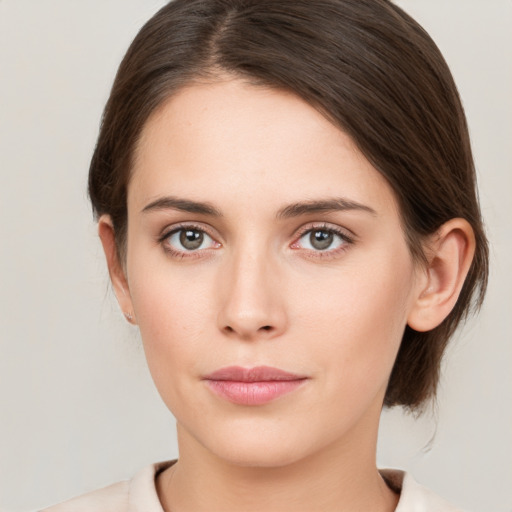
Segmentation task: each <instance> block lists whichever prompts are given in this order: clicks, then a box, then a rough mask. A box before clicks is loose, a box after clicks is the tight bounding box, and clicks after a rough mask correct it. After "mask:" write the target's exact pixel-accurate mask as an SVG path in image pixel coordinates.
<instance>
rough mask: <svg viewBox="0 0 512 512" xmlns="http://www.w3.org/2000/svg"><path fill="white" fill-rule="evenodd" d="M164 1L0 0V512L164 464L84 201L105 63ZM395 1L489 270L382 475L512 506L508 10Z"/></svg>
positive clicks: (150, 402)
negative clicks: (429, 45)
mask: <svg viewBox="0 0 512 512" xmlns="http://www.w3.org/2000/svg"><path fill="white" fill-rule="evenodd" d="M163 3H164V2H163V1H162V0H158V1H157V0H87V1H86V2H85V1H80V0H0V248H1V249H0V250H1V253H0V254H1V256H0V258H1V265H0V343H1V346H0V354H1V356H0V429H1V433H0V508H5V509H7V510H12V511H24V510H31V509H32V510H33V509H35V508H38V507H43V506H46V505H49V504H51V503H54V502H57V501H60V500H63V499H65V498H69V497H71V496H73V495H76V494H79V493H82V492H85V491H89V490H92V489H94V488H96V487H98V486H103V485H106V484H108V483H111V482H114V481H117V480H120V479H124V478H128V477H130V476H131V475H133V474H134V473H135V472H136V471H137V470H138V469H139V468H140V467H142V466H144V465H146V464H148V463H151V462H156V461H158V460H164V459H169V458H173V457H176V456H177V448H176V444H175V439H174V420H173V418H172V417H171V415H170V413H168V412H167V410H166V408H165V406H164V405H163V403H161V401H160V399H159V397H158V395H157V392H156V391H155V390H154V388H153V384H152V382H151V379H150V377H149V374H148V372H147V370H146V367H145V363H144V358H143V353H142V349H141V346H140V341H139V338H138V334H137V331H136V329H135V328H133V327H130V326H128V325H127V324H126V323H125V321H124V319H123V318H122V315H121V313H120V312H119V310H118V308H117V305H116V304H115V302H114V299H113V296H112V294H111V292H110V291H109V286H108V277H107V272H106V268H105V264H104V262H103V255H102V253H101V250H100V245H99V241H98V239H97V236H96V227H95V225H94V223H93V220H92V215H91V211H90V206H89V204H88V201H87V196H86V179H87V176H86V175H87V170H88V164H89V158H90V156H91V153H92V150H93V146H94V143H95V137H96V135H97V130H98V125H99V120H100V116H101V111H102V108H103V105H104V103H105V100H106V99H107V96H108V91H109V89H110V86H111V83H112V80H113V77H114V73H115V70H116V69H117V66H118V64H119V61H120V59H121V57H122V55H123V54H124V51H125V50H126V48H127V46H128V44H129V42H130V41H131V39H132V38H133V37H134V35H135V34H136V32H137V30H138V29H139V28H140V26H141V25H142V23H143V22H144V21H145V20H146V19H148V18H149V17H150V16H151V15H152V14H153V13H154V12H155V11H156V10H157V8H158V7H160V6H161V5H163ZM399 3H400V5H401V6H402V7H404V8H405V10H406V11H408V12H409V13H410V14H412V15H413V16H414V17H415V18H416V19H417V20H418V21H419V22H420V23H421V24H422V25H423V26H424V27H425V28H426V29H427V31H428V32H429V33H430V34H431V36H432V37H433V38H434V40H435V41H436V42H437V44H438V45H439V47H440V48H441V50H442V52H443V54H444V55H445V57H446V59H447V61H448V63H449V65H450V66H451V69H452V71H453V74H454V76H455V79H456V82H457V83H458V85H459V89H460V92H461V96H462V98H463V102H464V105H465V108H466V112H467V116H468V121H469V125H470V130H471V136H472V141H473V144H474V153H475V159H476V164H477V169H478V174H479V180H480V191H481V201H482V208H483V213H484V217H485V220H486V223H487V225H488V230H489V237H490V239H491V242H492V273H491V281H490V286H489V293H488V297H487V302H486V304H485V307H484V309H483V311H482V313H481V315H480V316H479V317H478V319H477V320H474V321H472V322H470V324H468V325H467V326H466V328H465V329H464V330H463V331H462V333H461V335H459V336H458V337H457V339H456V340H455V341H454V343H453V345H452V346H451V348H450V351H449V353H448V356H447V358H446V360H445V364H444V376H443V381H442V386H441V390H440V396H439V403H438V407H437V410H436V412H435V414H432V415H427V416H426V417H424V418H422V419H420V420H417V421H414V419H412V418H410V417H407V416H404V415H402V414H401V412H400V411H399V410H397V411H392V412H388V413H385V414H384V417H383V421H382V435H381V440H380V447H379V455H378V459H379V465H380V466H395V467H402V468H405V469H408V470H409V471H411V472H412V473H413V474H414V476H415V477H416V479H417V480H419V481H420V482H422V483H423V484H425V485H426V486H428V487H430V488H432V489H433V490H435V491H436V492H438V493H439V494H442V495H444V496H445V497H447V498H449V499H450V500H452V501H453V502H455V503H457V504H459V505H460V506H462V507H464V508H466V509H468V510H472V511H475V512H476V511H481V512H488V511H491V510H492V511H496V512H510V511H511V510H512V406H511V404H512V377H511V374H512V372H511V370H510V369H511V367H512V343H511V342H512V329H511V316H512V270H511V262H510V261H511V259H510V255H511V254H512V237H511V233H512V229H511V221H512V215H511V204H510V203H511V201H510V196H511V192H512V172H511V171H512V169H511V162H512V154H511V147H512V122H511V119H512V117H511V116H512V2H511V1H510V0H488V1H483V0H472V1H471V0H401V1H400V2H399ZM429 446H431V448H430V450H428V448H429Z"/></svg>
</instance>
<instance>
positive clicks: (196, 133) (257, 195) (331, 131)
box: [128, 80, 395, 208]
mask: <svg viewBox="0 0 512 512" xmlns="http://www.w3.org/2000/svg"><path fill="white" fill-rule="evenodd" d="M231 192H234V193H236V194H238V199H240V200H243V201H245V203H246V204H248V202H249V201H250V200H251V199H254V200H255V201H260V202H261V201H262V200H263V203H264V205H266V206H268V207H274V206H275V207H276V208H277V207H278V204H282V203H284V202H287V201H289V202H293V201H296V200H307V199H314V198H316V197H317V196H318V195H323V196H325V195H328V194H330V195H338V196H345V195H349V196H350V199H351V200H354V201H359V202H362V201H363V200H364V201H366V202H368V201H371V202H374V203H379V202H381V203H387V204H388V206H392V207H393V208H394V207H395V203H394V197H393V193H392V191H391V189H390V187H389V185H388V184H387V182H386V180H385V179H384V178H383V177H382V176H381V175H380V173H378V172H377V171H376V170H375V169H374V168H373V167H372V166H371V164H370V163H369V162H368V161H367V160H366V158H365V157H364V156H363V155H362V153H361V152H360V151H359V150H358V149H357V147H356V146H355V144H354V142H353V141H352V139H351V138H350V137H349V136H348V135H347V134H346V133H344V132H343V131H341V130H340V129H339V128H337V127H335V126H334V125H333V124H332V123H330V122H329V121H327V119H326V118H325V117H324V116H323V115H321V114H320V113H319V112H318V111H317V110H316V109H315V108H313V107H312V106H311V105H309V104H308V103H306V102H305V101H303V100H302V99H300V98H299V97H298V96H296V95H294V94H292V93H290V92H287V91H283V90H276V89H271V88H266V87H261V86H254V85H250V84H247V83H246V82H243V81H242V80H227V81H219V82H215V83H208V84H193V85H191V86H188V87H185V88H183V89H181V90H180V91H179V92H177V93H176V94H174V95H173V96H172V97H170V98H169V99H168V100H167V101H166V102H165V103H164V104H163V105H162V106H161V107H160V108H159V109H158V110H157V111H156V112H155V113H154V114H153V115H152V116H151V117H150V118H149V120H148V121H147V123H146V125H145V127H144V129H143V131H142V134H141V138H140V140H139V144H138V146H137V149H136V154H135V159H134V167H133V174H132V179H131V184H130V187H129V194H128V202H129V205H130V203H131V204H132V205H134V204H135V205H136V207H137V208H139V207H143V204H144V203H147V202H149V201H150V200H152V199H154V198H155V197H157V196H158V195H164V194H172V195H186V196H187V197H191V198H197V199H205V198H204V197H202V196H204V195H207V196H208V197H207V199H209V200H212V199H215V200H217V201H223V200H224V199H230V200H233V197H230V196H233V194H231ZM240 194H242V195H243V197H240ZM198 196H201V197H198ZM212 196H215V198H212Z"/></svg>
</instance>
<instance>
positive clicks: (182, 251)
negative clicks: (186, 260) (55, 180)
mask: <svg viewBox="0 0 512 512" xmlns="http://www.w3.org/2000/svg"><path fill="white" fill-rule="evenodd" d="M161 242H162V244H163V245H164V247H165V249H166V250H168V251H169V252H171V253H172V254H179V255H182V256H186V255H187V253H193V252H198V251H201V250H204V249H212V248H216V247H220V244H219V243H218V242H216V241H215V240H214V239H213V238H212V237H211V236H210V235H208V234H207V233H206V232H205V231H203V230H202V229H199V228H197V227H194V226H183V227H180V228H178V229H174V230H172V231H171V232H170V233H167V234H165V235H164V236H163V237H162V239H161Z"/></svg>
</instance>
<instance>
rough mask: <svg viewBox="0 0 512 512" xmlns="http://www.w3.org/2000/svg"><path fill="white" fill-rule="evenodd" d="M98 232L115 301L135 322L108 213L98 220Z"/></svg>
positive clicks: (126, 282)
mask: <svg viewBox="0 0 512 512" xmlns="http://www.w3.org/2000/svg"><path fill="white" fill-rule="evenodd" d="M98 234H99V237H100V240H101V244H102V246H103V251H104V253H105V258H106V260H107V266H108V272H109V275H110V280H111V282H112V286H113V288H114V293H115V294H116V298H117V302H118V303H119V306H120V308H121V310H122V311H123V313H124V316H125V317H126V319H127V320H128V322H130V323H132V324H135V323H136V321H135V316H134V313H133V305H132V300H131V297H130V290H129V287H128V281H127V279H126V275H125V271H124V269H123V265H122V264H121V262H120V261H119V255H118V251H117V247H116V241H115V233H114V226H113V224H112V220H111V218H110V216H109V215H102V216H101V217H100V219H99V220H98Z"/></svg>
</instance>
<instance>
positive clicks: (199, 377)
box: [99, 78, 474, 512]
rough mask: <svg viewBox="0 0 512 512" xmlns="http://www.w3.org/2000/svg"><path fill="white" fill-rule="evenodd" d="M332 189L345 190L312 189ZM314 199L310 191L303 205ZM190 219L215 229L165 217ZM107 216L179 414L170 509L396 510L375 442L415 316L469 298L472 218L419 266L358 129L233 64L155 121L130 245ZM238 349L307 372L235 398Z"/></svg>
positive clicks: (127, 287) (421, 318) (126, 285)
mask: <svg viewBox="0 0 512 512" xmlns="http://www.w3.org/2000/svg"><path fill="white" fill-rule="evenodd" d="M169 198H171V199H172V200H169ZM334 199H336V200H339V199H343V200H344V201H345V203H344V206H345V208H342V209H339V208H338V209H332V208H331V209H316V210H315V209H312V208H311V203H312V202H315V201H316V202H318V201H331V202H332V200H334ZM176 200H180V201H182V202H181V203H180V204H178V203H176ZM184 200H186V201H189V202H190V201H194V202H196V203H207V204H208V205H209V206H210V207H211V208H213V209H215V210H216V214H215V215H213V214H212V213H211V212H210V213H208V212H207V211H202V212H201V211H195V212H191V211H183V210H182V209H179V208H177V206H182V207H183V206H184V205H185V203H183V201H184ZM299 203H300V204H307V205H310V208H307V207H306V208H304V207H303V208H295V211H294V214H293V215H291V214H290V208H289V206H290V205H296V204H299ZM155 205H158V207H157V206H155ZM186 206H187V208H188V207H190V204H187V205H186ZM331 206H332V205H331ZM347 206H348V207H347ZM287 207H288V209H287ZM196 210H197V208H196ZM286 212H288V215H286V214H285V213H286ZM183 225H185V226H187V227H188V229H193V230H196V232H195V233H196V235H197V234H198V233H206V234H204V235H203V243H202V245H200V246H199V248H198V249H194V250H190V249H188V250H187V249H186V248H185V247H184V246H183V245H181V244H180V238H179V235H180V233H181V232H177V234H174V235H172V236H166V235H168V234H169V233H170V232H173V230H177V229H180V228H183ZM99 232H100V237H101V239H102V242H103V246H104V248H105V253H106V256H107V261H108V264H109V269H110V274H111V277H112V281H113V284H114V289H115V291H116V295H117V297H118V300H119V303H120V305H121V308H122V310H123V311H124V312H127V313H129V314H130V315H132V320H131V321H132V323H136V324H138V326H139V329H140V332H141V336H142V340H143V344H144V349H145V353H146V357H147V361H148V365H149V368H150V371H151V374H152V376H153V379H154V381H155V384H156V387H157V389H158V391H159V393H160V395H161V396H162V399H163V400H164V402H165V403H166V405H167V406H168V408H169V409H170V410H171V411H172V413H173V414H174V416H175V417H176V420H177V427H178V442H179V451H180V458H179V461H178V463H177V464H175V465H174V466H173V467H172V468H170V469H169V470H167V471H165V472H164V473H162V474H161V475H160V476H159V478H158V481H157V489H158V492H159V496H160V499H161V501H162V505H163V507H164V510H166V511H169V510H173V512H180V511H199V510H209V511H214V510H219V511H224V512H226V511H230V510H244V511H251V510H269V511H285V510H293V511H301V510H303V511H311V510H322V511H331V510H332V511H334V510H340V509H343V510H345V511H356V510H375V511H391V510H394V509H395V507H396V504H397V500H398V497H397V496H396V495H395V494H394V493H393V492H392V491H391V490H390V489H389V488H388V487H387V486H386V484H385V483H384V481H383V480H382V478H381V477H380V475H379V473H378V471H377V469H376V461H375V453H376V442H377V430H378V423H379V416H380V412H381V408H382V403H383V399H384V394H385V390H386V385H387V381H388V379H389V375H390V372H391V369H392V366H393V363H394V360H395V357H396V354H397V351H398V348H399V345H400V340H401V337H402V333H403V330H404V328H405V326H406V324H408V323H409V325H411V327H413V328H415V329H418V330H427V329H431V328H433V327H435V326H436V325H437V324H439V323H440V322H441V321H442V320H443V319H444V317H445V316H446V315H447V314H448V313H449V311H450V310H451V308H452V307H453V305H454V304H455V301H456V299H457V297H458V293H459V291H460V288H461V286H462V283H463V280H464V277H465V275H466V273H467V270H468V267H469V264H470V261H471V257H472V254H473V251H474V239H473V237H472V231H471V228H470V227H469V225H468V224H467V223H466V222H465V221H463V220H462V219H452V220H451V221H450V222H448V223H447V224H445V225H444V226H443V227H442V228H441V229H440V230H439V232H438V233H437V234H436V236H435V237H432V239H431V240H429V243H428V255H429V265H428V267H427V268H425V267H423V266H422V267H420V266H419V265H418V264H416V263H415V262H414V261H413V259H412V257H411V254H410V252H409V249H408V247H407V243H406V239H405V235H404V232H403V229H402V225H401V222H400V216H399V211H398V208H397V204H396V201H395V198H394V194H393V191H392V190H391V188H390V187H389V185H388V184H387V182H386V181H385V180H384V178H383V177H382V176H381V175H380V174H379V173H378V172H377V171H376V170H375V169H374V168H373V167H372V166H371V165H370V163H369V162H368V161H367V160H366V159H365V158H364V156H363V155H362V154H361V153H360V152H359V150H358V149H357V148H356V147H355V145H354V143H353V142H352V140H351V139H350V138H349V137H348V136H347V135H346V134H345V133H343V132H341V131H340V130H339V129H338V128H336V127H335V126H333V125H332V124H331V123H329V122H328V121H327V120H326V119H325V118H324V117H323V116H321V115H320V114H319V113H318V112H317V111H316V110H315V109H314V108H312V107H311V106H310V105H308V104H307V103H305V102H303V101H302V100H301V99H299V98H297V97H296V96H294V95H292V94H290V93H287V92H283V91H277V90H271V89H266V88H262V87H255V86H251V85H249V84H247V83H244V82H243V81H241V80H237V79H227V78H226V79H225V80H219V81H217V82H215V83H208V84H204V83H203V84H194V85H191V86H189V87H187V88H184V89H182V90H181V91H179V92H178V93H177V94H175V95H174V96H172V97H171V98H170V99H169V100H168V101H167V102H166V103H165V104H164V105H163V106H162V107H161V108H160V109H159V110H158V111H157V112H156V113H154V115H153V116H152V117H151V118H150V119H149V121H148V122H147V124H146V126H145V128H144V130H143V134H142V138H141V140H140V143H139V145H138V148H137V152H136V158H135V163H134V168H133V174H132V178H131V181H130V185H129V189H128V237H127V247H126V261H124V262H119V261H118V260H117V256H116V254H117V253H116V251H115V245H114V237H113V230H112V225H111V222H110V219H109V218H108V216H104V217H102V218H101V219H100V223H99ZM312 232H316V233H317V235H322V236H327V237H331V238H329V239H328V240H331V241H332V244H331V245H330V246H328V247H326V248H321V249H319V248H318V245H314V243H316V242H315V240H313V242H312V241H311V238H310V235H311V233H312ZM335 232H339V233H341V235H339V234H336V233H335ZM170 251H173V252H170ZM232 365H236V366H243V367H248V368H250V367H254V366H259V365H267V366H273V367H277V368H280V369H283V370H286V371H288V372H292V373H295V374H299V375H301V376H305V377H306V378H307V379H306V380H305V381H304V384H303V385H302V386H300V387H299V388H298V389H296V390H295V391H293V392H292V393H290V394H287V395H285V396H282V397H279V398H278V399H276V400H274V401H272V402H270V403H267V404H264V405H259V406H243V405H236V404H233V403H230V402H228V401H226V400H224V399H222V398H219V397H218V396H216V395H214V394H213V393H212V392H211V390H210V389H209V387H208V386H207V385H206V384H205V382H204V380H203V377H204V376H205V375H207V374H209V373H211V372H213V371H215V370H218V369H219V368H222V367H225V366H232Z"/></svg>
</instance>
